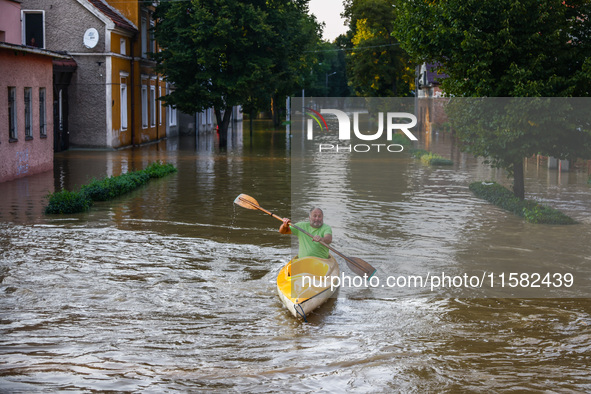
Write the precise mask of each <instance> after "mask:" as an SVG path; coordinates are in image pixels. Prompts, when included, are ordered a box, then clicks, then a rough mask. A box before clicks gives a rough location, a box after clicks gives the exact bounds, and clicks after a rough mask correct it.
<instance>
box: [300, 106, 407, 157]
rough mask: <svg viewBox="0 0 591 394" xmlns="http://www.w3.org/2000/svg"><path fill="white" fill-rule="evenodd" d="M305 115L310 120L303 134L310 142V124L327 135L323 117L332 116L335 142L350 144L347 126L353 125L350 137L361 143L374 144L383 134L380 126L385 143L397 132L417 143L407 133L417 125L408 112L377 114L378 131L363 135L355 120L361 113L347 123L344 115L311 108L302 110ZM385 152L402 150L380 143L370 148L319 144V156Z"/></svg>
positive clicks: (360, 145)
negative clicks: (336, 137)
mask: <svg viewBox="0 0 591 394" xmlns="http://www.w3.org/2000/svg"><path fill="white" fill-rule="evenodd" d="M306 114H307V115H308V116H310V118H311V119H310V118H309V119H308V121H307V130H306V131H307V132H306V139H307V140H309V141H310V140H313V139H314V121H315V122H316V124H318V126H319V127H320V130H326V132H327V133H329V132H331V130H329V128H328V124H327V122H326V119H325V118H324V116H323V115H334V116H336V119H337V121H338V139H339V141H350V140H351V123H352V124H353V134H354V137H355V138H356V139H358V140H361V141H376V140H378V139H380V138H381V137H382V135H383V134H384V123H385V124H386V126H385V130H386V140H387V141H391V140H392V134H393V133H394V132H395V131H397V130H400V131H402V132H403V133H404V135H406V137H408V139H410V140H411V141H417V137H415V136H414V135H413V134H412V133H411V131H410V130H409V129H411V128H413V127H414V126H416V124H417V118H416V116H414V115H413V114H410V113H408V112H387V113H385V114H384V112H379V113H378V117H377V120H378V130H377V131H375V132H371V131H367V132H363V133H362V132H361V130H360V129H359V117H360V114H362V113H361V112H353V113H352V114H353V122H351V118H350V115H349V114H347V113H346V112H344V111H341V110H338V109H332V108H331V109H321V110H320V112H318V111H315V110H313V109H312V108H306ZM403 120H410V122H401V121H403ZM382 149H383V150H386V151H388V152H402V150H404V147H403V146H402V145H400V144H384V143H372V144H367V143H364V144H352V145H351V144H349V145H340V144H336V145H335V144H325V143H322V144H319V151H320V152H352V151H354V152H361V153H363V152H369V151H377V152H380V151H381V150H382Z"/></svg>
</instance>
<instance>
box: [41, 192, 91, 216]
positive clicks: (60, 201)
mask: <svg viewBox="0 0 591 394" xmlns="http://www.w3.org/2000/svg"><path fill="white" fill-rule="evenodd" d="M48 198H49V204H48V205H47V207H45V213H46V214H55V213H62V214H63V213H66V214H67V213H78V212H84V211H88V210H89V209H90V206H91V205H92V200H91V199H90V198H88V196H87V195H86V194H84V193H80V192H71V191H68V190H62V191H60V192H55V193H52V194H50V195H49V196H48Z"/></svg>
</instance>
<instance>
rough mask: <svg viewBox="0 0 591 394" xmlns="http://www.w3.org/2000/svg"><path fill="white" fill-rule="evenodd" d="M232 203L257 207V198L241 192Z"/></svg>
mask: <svg viewBox="0 0 591 394" xmlns="http://www.w3.org/2000/svg"><path fill="white" fill-rule="evenodd" d="M234 204H236V205H240V206H241V207H242V208H246V209H259V203H258V201H257V200H255V199H254V198H252V197H251V196H249V195H247V194H241V195H239V196H238V197H236V199H235V200H234Z"/></svg>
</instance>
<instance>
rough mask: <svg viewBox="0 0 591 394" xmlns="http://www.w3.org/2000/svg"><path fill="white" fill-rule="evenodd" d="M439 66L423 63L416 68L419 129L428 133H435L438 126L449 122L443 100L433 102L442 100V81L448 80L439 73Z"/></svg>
mask: <svg viewBox="0 0 591 394" xmlns="http://www.w3.org/2000/svg"><path fill="white" fill-rule="evenodd" d="M437 67H438V64H429V63H423V64H421V65H420V66H417V68H416V87H417V98H418V103H417V105H418V107H417V114H416V115H417V119H418V122H419V127H420V128H421V129H422V130H424V131H427V132H431V131H435V130H434V128H437V127H438V125H441V124H443V123H445V122H447V115H446V114H445V110H444V109H443V101H442V100H432V99H436V98H441V97H442V95H443V91H442V90H441V87H440V85H441V83H440V81H441V79H443V78H446V77H447V76H446V75H445V74H439V73H438V72H437Z"/></svg>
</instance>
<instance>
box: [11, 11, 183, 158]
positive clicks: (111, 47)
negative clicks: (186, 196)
mask: <svg viewBox="0 0 591 394" xmlns="http://www.w3.org/2000/svg"><path fill="white" fill-rule="evenodd" d="M21 4H22V20H23V32H24V37H23V42H29V41H31V40H34V42H35V45H37V46H39V47H40V48H46V49H50V50H54V51H65V52H66V53H68V54H70V55H71V56H72V58H73V59H74V60H75V62H76V64H77V68H76V69H75V70H73V72H71V73H70V77H71V78H67V75H65V74H62V75H61V81H59V82H60V84H58V91H57V92H56V96H59V97H61V100H62V108H63V110H62V112H61V115H58V116H59V119H58V120H59V123H60V124H62V127H61V128H60V129H59V130H58V133H57V137H56V141H57V144H56V150H62V149H68V148H69V147H81V148H107V149H109V148H112V149H116V148H121V147H125V146H130V145H137V144H142V143H146V142H150V141H156V140H159V139H161V138H163V137H166V136H170V135H173V134H176V133H177V132H178V128H177V123H178V122H177V111H176V110H174V109H172V108H170V107H166V106H164V105H163V104H162V103H161V101H159V100H158V98H159V97H161V96H164V95H165V94H167V93H168V91H169V90H170V86H168V85H167V84H166V82H165V81H164V80H163V79H162V77H161V76H160V75H158V74H157V73H156V72H155V71H154V66H155V63H154V62H153V61H151V60H149V59H148V53H149V52H155V51H156V50H157V45H156V42H155V41H154V38H153V35H152V34H151V33H150V31H151V30H150V28H151V26H152V25H151V24H152V22H151V20H152V18H151V14H152V12H153V11H154V3H153V2H145V1H140V0H129V1H115V0H109V1H106V0H52V1H50V2H49V1H47V0H22V2H21ZM68 66H69V65H68V64H61V65H60V69H58V71H59V72H62V73H64V72H66V71H67V68H68ZM58 76H59V75H58ZM60 95H61V96H60Z"/></svg>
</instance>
